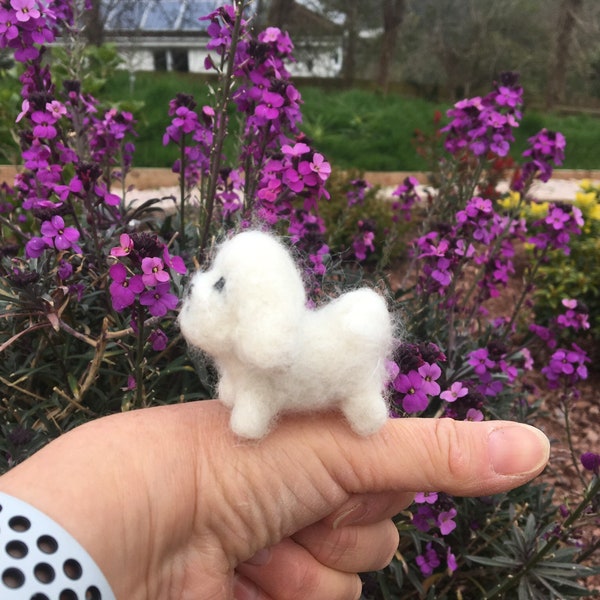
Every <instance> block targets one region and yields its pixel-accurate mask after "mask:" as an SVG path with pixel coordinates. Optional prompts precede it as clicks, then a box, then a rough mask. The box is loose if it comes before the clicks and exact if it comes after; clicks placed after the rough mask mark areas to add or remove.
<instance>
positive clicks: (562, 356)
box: [542, 344, 590, 389]
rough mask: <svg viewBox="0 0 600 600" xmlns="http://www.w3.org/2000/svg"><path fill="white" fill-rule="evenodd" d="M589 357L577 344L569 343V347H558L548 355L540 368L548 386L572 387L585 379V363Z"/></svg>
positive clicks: (586, 373)
mask: <svg viewBox="0 0 600 600" xmlns="http://www.w3.org/2000/svg"><path fill="white" fill-rule="evenodd" d="M589 362H590V359H589V357H588V355H587V353H586V352H585V350H583V349H581V348H580V347H579V346H578V345H577V344H571V348H570V349H567V348H558V349H557V350H555V351H554V353H553V354H552V356H551V357H550V361H549V362H548V364H547V365H546V366H545V367H543V368H542V373H543V375H545V376H546V379H547V381H548V387H549V388H550V389H556V388H559V387H561V386H563V387H565V388H568V389H574V388H575V386H576V385H577V383H578V382H579V381H581V380H582V379H587V376H588V370H587V367H586V364H587V363H589Z"/></svg>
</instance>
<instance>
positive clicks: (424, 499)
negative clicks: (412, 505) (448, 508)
mask: <svg viewBox="0 0 600 600" xmlns="http://www.w3.org/2000/svg"><path fill="white" fill-rule="evenodd" d="M437 499H438V494H437V492H417V493H416V494H415V502H416V503H417V504H435V503H436V502H437Z"/></svg>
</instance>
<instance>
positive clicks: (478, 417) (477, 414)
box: [465, 408, 483, 422]
mask: <svg viewBox="0 0 600 600" xmlns="http://www.w3.org/2000/svg"><path fill="white" fill-rule="evenodd" d="M465 421H474V422H479V421H483V413H482V412H481V411H480V410H479V409H477V408H470V409H469V410H468V411H467V415H466V417H465Z"/></svg>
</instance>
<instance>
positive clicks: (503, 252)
mask: <svg viewBox="0 0 600 600" xmlns="http://www.w3.org/2000/svg"><path fill="white" fill-rule="evenodd" d="M523 230H524V222H523V221H522V220H520V219H513V218H510V217H507V216H503V215H500V214H498V213H497V212H496V211H495V210H494V207H493V204H492V201H491V200H488V199H485V198H481V197H479V196H475V197H473V198H471V200H470V201H469V202H468V203H467V205H466V206H465V208H464V209H462V210H459V211H458V212H457V213H456V215H455V223H454V224H453V225H450V226H444V227H443V228H440V230H439V231H430V232H429V233H426V234H425V235H423V236H421V237H419V238H417V239H416V240H415V241H414V242H413V246H414V252H415V254H416V256H417V258H418V259H419V266H420V269H421V275H420V277H419V284H418V285H419V290H420V291H421V292H422V293H425V294H432V293H433V294H438V295H440V296H446V295H447V294H448V289H449V288H450V286H451V285H452V284H453V282H454V280H455V276H456V274H457V273H460V272H461V271H462V269H463V268H464V265H465V264H466V263H467V262H469V261H471V262H472V263H473V264H474V265H477V266H481V267H485V269H484V270H483V272H482V277H481V278H480V279H479V281H478V286H479V288H480V294H479V296H478V297H477V299H476V300H477V302H478V303H479V304H481V302H482V301H484V300H486V299H488V298H490V297H495V296H497V295H498V293H499V288H501V287H504V286H506V284H507V283H508V280H509V276H510V275H511V274H512V273H513V272H514V266H513V263H512V258H513V256H514V248H513V240H517V239H519V237H520V236H521V234H522V231H523ZM509 235H510V237H509ZM453 300H455V298H454V299H453V298H449V299H448V302H450V303H452V302H453Z"/></svg>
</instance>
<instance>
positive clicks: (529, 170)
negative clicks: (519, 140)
mask: <svg viewBox="0 0 600 600" xmlns="http://www.w3.org/2000/svg"><path fill="white" fill-rule="evenodd" d="M528 141H529V148H528V149H527V150H525V151H524V152H523V156H525V157H527V159H528V160H527V161H526V162H525V164H523V166H522V168H521V173H520V176H519V177H517V178H516V180H515V181H514V182H513V189H515V190H521V189H522V188H523V187H524V185H525V183H526V182H527V181H531V180H532V179H534V178H537V179H539V180H540V181H548V180H549V179H550V177H552V172H553V165H554V166H557V167H559V166H560V165H562V163H563V161H564V159H565V147H566V145H567V142H566V140H565V136H564V135H563V134H562V133H559V132H554V131H548V130H547V129H542V130H541V131H540V132H539V133H537V134H536V135H534V136H532V137H530V138H529V140H528Z"/></svg>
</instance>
